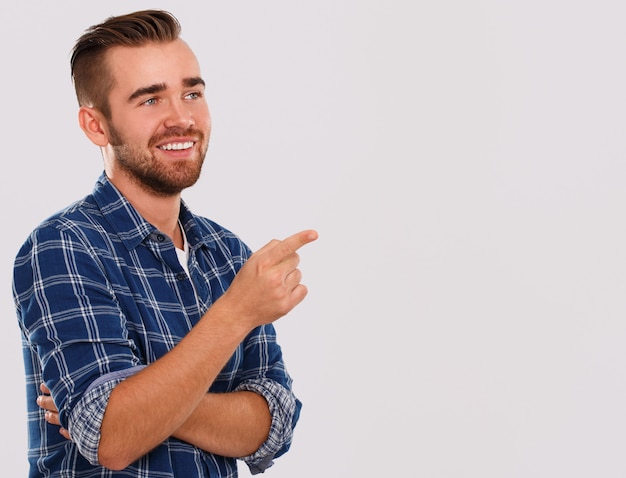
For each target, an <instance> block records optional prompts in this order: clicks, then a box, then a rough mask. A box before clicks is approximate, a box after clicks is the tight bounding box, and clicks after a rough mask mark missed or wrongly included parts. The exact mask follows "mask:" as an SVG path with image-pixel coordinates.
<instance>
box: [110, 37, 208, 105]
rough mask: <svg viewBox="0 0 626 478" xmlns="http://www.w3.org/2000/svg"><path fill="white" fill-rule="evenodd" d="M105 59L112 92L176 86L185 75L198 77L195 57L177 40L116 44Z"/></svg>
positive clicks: (121, 92) (124, 92) (198, 71)
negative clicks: (152, 86) (162, 85)
mask: <svg viewBox="0 0 626 478" xmlns="http://www.w3.org/2000/svg"><path fill="white" fill-rule="evenodd" d="M106 61H107V65H108V67H109V70H110V72H111V74H112V76H113V80H114V86H113V89H112V91H111V95H114V94H121V95H124V94H127V93H131V92H132V91H134V90H136V89H137V88H142V87H145V86H147V85H154V84H164V85H167V86H168V87H178V86H181V85H182V84H183V80H184V79H185V78H193V77H200V66H199V65H198V60H197V59H196V56H195V55H194V54H193V52H192V51H191V48H189V46H188V45H187V44H186V43H185V42H184V41H182V40H180V39H179V40H174V41H172V42H166V43H148V44H146V45H143V46H138V47H126V46H116V47H113V48H111V50H109V52H108V53H107V56H106Z"/></svg>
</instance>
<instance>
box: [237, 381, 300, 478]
mask: <svg viewBox="0 0 626 478" xmlns="http://www.w3.org/2000/svg"><path fill="white" fill-rule="evenodd" d="M243 390H245V391H249V392H256V393H258V394H259V395H261V396H263V397H264V398H265V400H266V401H267V404H268V406H269V410H270V414H271V416H272V424H271V426H270V432H269V435H268V437H267V440H266V441H265V443H263V444H262V445H261V446H260V447H259V449H258V450H257V451H256V452H254V453H253V454H252V455H248V456H245V457H242V458H241V460H243V461H244V462H245V463H246V465H248V468H249V469H250V473H252V474H253V475H256V474H257V473H263V472H264V471H265V470H266V469H267V468H269V467H270V466H272V465H273V464H274V458H278V457H279V456H280V455H282V454H283V453H285V452H286V451H287V450H288V449H289V447H290V446H291V440H292V438H293V429H294V427H295V426H296V422H297V421H298V418H299V416H300V408H301V407H302V404H301V403H300V401H299V400H298V399H297V398H296V397H295V396H294V395H293V393H292V392H291V391H290V390H288V389H286V388H285V387H283V386H282V385H280V384H279V383H277V382H275V381H273V380H269V379H259V380H251V381H246V382H243V383H241V384H240V385H239V386H238V387H237V388H236V391H243Z"/></svg>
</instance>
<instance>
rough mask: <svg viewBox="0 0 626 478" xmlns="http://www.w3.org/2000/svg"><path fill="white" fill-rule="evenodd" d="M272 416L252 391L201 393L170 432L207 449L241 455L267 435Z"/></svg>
mask: <svg viewBox="0 0 626 478" xmlns="http://www.w3.org/2000/svg"><path fill="white" fill-rule="evenodd" d="M271 422H272V417H271V415H270V412H269V407H268V405H267V402H266V401H265V399H264V398H263V397H262V396H260V395H258V394H257V393H254V392H246V391H242V392H231V393H219V394H214V393H210V394H205V396H204V397H203V398H202V400H201V401H200V403H199V405H198V407H196V409H195V410H194V411H193V413H192V414H191V415H189V417H188V418H187V420H186V421H185V422H184V423H183V425H182V426H181V427H180V428H179V429H178V430H176V432H174V436H175V437H176V438H178V439H180V440H184V441H186V442H188V443H191V444H192V445H195V446H197V447H199V448H202V449H203V450H205V451H208V452H210V453H215V454H217V455H222V456H229V457H242V456H246V455H250V454H252V453H254V452H255V451H256V450H257V449H258V448H259V447H260V446H261V445H262V444H263V442H264V441H265V440H266V439H267V436H268V433H269V429H270V425H271Z"/></svg>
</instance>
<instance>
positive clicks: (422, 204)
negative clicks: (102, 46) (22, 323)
mask: <svg viewBox="0 0 626 478" xmlns="http://www.w3.org/2000/svg"><path fill="white" fill-rule="evenodd" d="M128 5H130V4H129V3H128V2H124V5H122V2H120V4H119V5H118V4H116V3H115V2H100V3H95V2H84V1H78V0H76V1H69V0H66V1H57V2H48V1H44V0H35V1H30V2H25V1H22V2H9V3H8V4H6V5H4V7H3V14H2V16H3V28H2V29H0V35H1V36H0V45H2V46H1V48H2V64H3V66H2V75H0V82H1V83H0V84H1V89H0V91H1V92H2V107H1V111H2V115H1V117H2V125H1V126H2V127H1V128H0V131H1V133H0V134H1V140H2V153H3V154H2V158H3V159H2V161H3V174H2V175H0V181H1V187H0V194H1V195H2V196H1V198H2V204H4V206H3V209H2V210H3V223H4V229H3V230H4V232H3V234H2V251H3V252H2V270H3V273H2V274H1V275H0V277H1V281H2V282H1V283H0V286H1V287H0V289H1V290H2V291H4V292H3V293H2V294H0V310H1V311H2V317H3V320H2V321H0V327H1V329H0V331H1V334H0V340H1V341H2V342H1V346H2V354H3V355H2V357H3V360H2V363H3V365H2V377H3V379H2V383H3V387H2V388H3V391H2V393H1V394H0V397H1V400H2V402H1V404H0V409H1V410H2V417H3V420H2V425H3V429H4V431H3V434H2V446H1V447H0V453H1V456H0V460H1V462H2V469H3V471H2V476H11V477H18V476H25V475H26V457H25V442H26V437H25V425H24V423H25V415H24V413H25V406H24V392H23V390H24V385H23V372H22V359H21V353H20V344H19V342H20V337H19V332H18V328H17V325H16V318H15V312H14V309H13V304H12V301H11V294H10V282H11V269H12V261H13V258H14V255H15V253H16V251H17V249H18V247H19V246H20V244H21V243H22V242H23V240H24V239H25V238H26V235H27V234H28V233H29V232H30V230H31V229H32V228H33V227H35V225H36V224H37V223H38V222H40V221H41V220H42V219H44V218H45V217H46V216H48V215H49V214H51V213H52V212H54V211H56V210H58V209H60V208H62V207H64V206H65V205H67V204H68V203H70V202H71V201H73V200H75V199H78V198H80V197H82V196H84V195H85V194H87V193H89V192H90V191H91V188H92V186H93V183H94V182H95V180H96V178H97V176H98V174H99V173H100V170H101V167H102V163H101V159H100V156H99V152H98V151H97V149H96V148H95V147H94V146H92V145H91V144H90V143H89V142H88V141H87V140H86V139H85V138H84V137H83V135H82V133H81V132H80V130H79V128H78V126H77V123H76V109H77V108H76V103H75V99H74V96H73V90H72V87H71V82H70V77H69V67H68V57H69V51H70V49H71V47H72V45H73V42H74V40H75V39H76V38H77V37H78V36H79V35H80V34H81V33H82V31H83V30H84V28H86V27H87V26H89V25H92V24H94V23H98V22H100V21H101V20H103V19H104V18H105V17H107V16H109V15H111V14H119V13H126V12H127V11H128V10H129V9H140V8H148V7H158V8H165V9H168V10H171V11H172V12H173V13H174V14H176V16H177V17H178V18H179V19H180V21H181V23H182V25H183V38H184V39H186V40H187V42H188V43H189V44H190V45H191V47H192V48H193V49H194V51H195V52H196V54H197V56H198V58H199V60H200V63H201V65H202V68H203V75H204V76H205V78H206V79H207V83H208V94H209V103H210V107H211V111H212V115H213V120H214V128H213V135H212V143H211V147H210V149H209V156H208V159H207V162H206V163H205V164H206V166H205V170H204V172H203V176H202V178H201V180H200V182H199V183H198V184H197V185H196V186H195V187H194V188H192V189H191V190H189V191H187V192H186V193H185V195H184V197H185V199H186V200H187V202H188V203H189V204H190V206H191V207H192V209H193V210H194V211H195V212H196V213H200V214H203V215H206V216H209V217H211V218H213V219H215V220H217V221H218V222H221V223H222V224H223V225H225V226H226V227H228V228H230V229H232V230H234V231H235V232H237V233H238V234H239V235H240V236H241V237H242V238H243V239H244V240H246V241H247V242H248V243H249V245H250V246H251V247H252V248H253V249H257V248H259V247H260V246H262V245H263V244H264V243H265V242H267V241H268V240H269V239H271V238H273V237H276V238H282V237H285V236H287V235H289V234H291V233H292V232H296V231H298V230H300V229H304V228H309V227H312V228H316V229H317V230H318V231H319V233H320V239H319V241H318V242H316V243H314V244H312V245H310V246H307V247H306V248H305V249H303V250H302V269H303V271H304V275H305V283H306V284H307V285H308V286H309V287H310V295H309V297H308V298H307V300H306V301H305V302H304V303H303V304H301V305H300V306H299V307H298V308H297V309H296V310H294V311H293V312H292V313H291V314H290V315H289V316H288V317H286V318H284V319H282V320H281V321H280V322H279V323H278V324H277V328H278V332H279V336H280V340H281V343H282V345H283V349H284V352H285V354H286V360H287V364H288V367H289V370H290V372H291V374H292V375H293V376H294V379H295V384H294V385H295V390H296V393H297V394H298V396H299V397H300V398H301V399H302V401H303V402H304V409H303V414H302V418H301V421H300V424H299V426H298V427H297V429H296V435H295V440H294V444H293V447H292V450H291V451H290V452H289V453H288V454H287V455H285V456H284V457H282V458H280V459H279V460H278V461H277V462H276V465H275V466H274V467H273V468H272V469H270V470H269V471H267V473H266V476H269V477H274V478H279V477H290V478H293V477H299V478H307V477H318V476H324V477H340V476H348V477H380V476H385V477H389V476H400V477H429V478H431V477H432V478H440V477H455V478H456V477H481V478H485V477H493V478H500V477H523V478H527V477H551V478H552V477H557V476H558V477H565V476H567V477H570V478H571V477H592V476H593V477H603V478H606V477H623V476H626V461H625V460H624V449H625V448H626V379H625V377H626V374H625V371H626V347H625V344H626V320H625V312H626V303H625V293H624V292H625V290H626V227H625V225H624V224H625V223H624V210H625V208H626V181H625V180H626V163H625V161H624V159H625V158H624V157H625V152H626V149H625V146H624V145H625V138H624V130H625V126H626V121H625V114H626V113H625V112H626V88H625V85H626V67H625V58H626V55H625V51H626V29H625V28H624V25H625V23H626V18H625V15H626V6H624V5H626V4H624V2H623V1H622V0H594V1H593V2H592V1H583V0H574V1H572V0H568V1H566V0H523V1H522V0H511V1H504V0H503V1H497V0H483V1H476V0H475V1H467V0H440V1H419V0H415V1H409V0H407V1H399V0H398V1H390V0H358V1H357V0H317V1H315V2H294V1H287V0H280V1H275V0H268V1H264V2H258V1H252V0H244V1H236V2H216V1H207V2H179V1H162V2H145V1H136V2H133V3H132V5H131V6H130V7H129V6H128ZM242 476H248V472H247V471H245V470H242Z"/></svg>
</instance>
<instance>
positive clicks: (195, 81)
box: [128, 76, 206, 103]
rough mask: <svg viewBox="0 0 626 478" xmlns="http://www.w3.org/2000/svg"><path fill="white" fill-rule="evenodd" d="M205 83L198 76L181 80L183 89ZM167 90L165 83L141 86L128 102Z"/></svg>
mask: <svg viewBox="0 0 626 478" xmlns="http://www.w3.org/2000/svg"><path fill="white" fill-rule="evenodd" d="M205 84H206V83H205V82H204V80H203V79H202V78H200V77H199V76H194V77H191V78H184V79H183V86H184V87H185V88H193V87H194V86H197V85H202V86H205ZM165 90H167V85H166V84H165V83H155V84H154V85H149V86H143V87H141V88H137V89H136V90H135V91H134V92H133V93H132V94H131V95H130V96H129V97H128V102H129V103H130V102H132V101H133V100H135V99H137V98H139V97H140V96H144V95H154V94H156V93H161V92H163V91H165Z"/></svg>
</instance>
